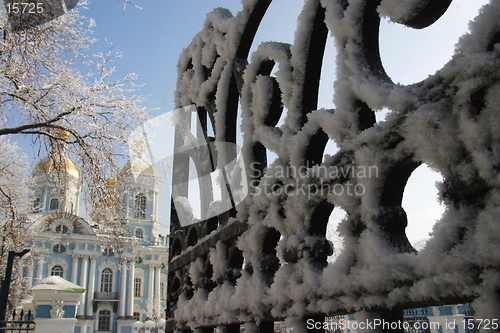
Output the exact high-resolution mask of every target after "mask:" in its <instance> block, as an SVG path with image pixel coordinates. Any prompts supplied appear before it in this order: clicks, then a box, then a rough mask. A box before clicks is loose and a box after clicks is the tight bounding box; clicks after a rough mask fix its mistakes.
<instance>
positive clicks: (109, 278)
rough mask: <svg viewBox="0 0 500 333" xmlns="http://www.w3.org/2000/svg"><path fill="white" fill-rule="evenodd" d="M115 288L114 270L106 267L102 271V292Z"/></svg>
mask: <svg viewBox="0 0 500 333" xmlns="http://www.w3.org/2000/svg"><path fill="white" fill-rule="evenodd" d="M112 289H113V271H112V270H111V268H105V269H103V270H102V273H101V292H105V293H109V292H111V290H112Z"/></svg>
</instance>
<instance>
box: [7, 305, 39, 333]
mask: <svg viewBox="0 0 500 333" xmlns="http://www.w3.org/2000/svg"><path fill="white" fill-rule="evenodd" d="M33 320H34V316H33V315H32V314H31V310H30V311H28V313H27V314H25V313H24V310H21V312H20V313H19V314H17V313H16V311H15V310H14V312H13V313H12V317H11V319H10V320H6V321H3V322H0V332H8V333H29V332H31V331H34V330H35V322H34V321H33Z"/></svg>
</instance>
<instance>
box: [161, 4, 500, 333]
mask: <svg viewBox="0 0 500 333" xmlns="http://www.w3.org/2000/svg"><path fill="white" fill-rule="evenodd" d="M270 2H271V0H253V1H244V8H243V10H242V11H241V12H240V13H238V14H237V15H236V16H234V17H233V16H232V15H231V14H230V13H229V12H228V11H226V10H223V9H216V10H215V11H214V12H212V13H210V14H209V15H208V16H207V21H206V22H205V27H204V29H203V30H202V31H201V32H200V33H199V34H198V35H197V36H195V38H194V40H193V42H192V43H191V44H190V45H189V47H188V48H187V49H185V51H184V53H183V54H182V55H181V58H180V61H179V78H178V85H177V87H178V88H177V91H176V93H175V96H176V104H177V106H178V107H179V108H181V107H187V106H189V105H194V106H195V109H194V111H195V113H196V114H197V116H198V118H199V119H200V122H201V126H200V127H199V128H198V131H197V134H196V135H197V137H198V139H199V140H202V141H205V142H206V144H207V146H210V145H211V144H214V143H215V145H216V149H215V152H216V153H215V155H214V156H212V155H210V161H211V162H212V163H201V164H196V163H195V166H196V172H197V173H198V175H202V174H207V173H210V172H212V171H213V168H214V164H215V165H216V166H217V167H218V168H219V169H224V166H226V165H227V164H228V163H229V162H230V161H232V160H234V159H236V158H237V157H238V153H237V151H236V149H219V148H218V147H217V143H236V137H237V133H238V129H237V124H238V121H237V119H238V117H240V118H241V130H242V132H243V135H244V143H243V147H242V154H241V156H242V157H243V161H244V165H245V167H244V168H243V169H242V170H240V174H246V177H247V178H248V182H247V183H246V184H243V185H242V184H240V185H241V188H238V186H240V185H238V184H237V185H235V184H234V181H235V178H237V177H235V173H237V172H236V171H238V170H236V171H235V172H233V174H229V173H224V174H223V176H224V177H223V178H224V183H225V184H226V190H227V189H228V190H229V191H226V192H224V193H223V194H222V200H226V201H228V202H229V201H230V202H231V205H232V206H233V208H232V209H230V210H229V211H227V212H224V213H220V214H218V215H217V216H215V217H210V216H209V215H206V216H208V217H209V218H206V219H203V221H201V222H196V223H187V224H186V223H185V220H183V219H185V217H186V214H187V212H186V211H179V207H180V206H179V205H178V206H179V207H177V208H176V207H175V205H174V203H177V202H178V201H179V198H181V197H186V196H187V195H188V180H189V163H190V160H195V161H204V160H205V159H204V158H206V159H208V155H207V154H205V155H203V152H201V151H200V150H199V149H198V150H196V149H192V150H190V151H185V152H184V153H179V154H176V155H175V157H174V169H173V177H174V178H173V179H174V180H173V183H174V184H177V185H178V186H177V187H176V189H175V190H174V191H173V200H172V203H173V205H172V207H173V208H172V214H171V233H170V235H171V243H170V244H171V248H170V255H171V258H170V266H169V288H168V290H169V294H168V308H167V314H168V316H169V317H170V319H169V321H168V323H167V331H168V332H171V331H174V330H177V331H178V332H179V331H182V332H184V331H185V332H189V331H190V330H195V329H198V330H197V332H212V331H214V329H216V328H217V330H219V331H225V332H239V331H240V325H244V327H245V330H246V331H251V332H257V331H260V332H272V331H273V329H274V322H275V321H281V320H286V322H287V324H289V325H291V326H293V327H294V333H297V332H305V331H306V330H307V327H306V323H307V321H308V320H316V321H320V322H324V321H325V317H328V316H334V315H341V314H348V313H354V314H355V315H356V316H357V318H378V319H382V320H385V321H387V322H397V321H398V320H401V321H402V320H403V319H404V318H403V309H407V308H415V307H426V306H435V305H440V304H455V303H467V302H472V303H473V306H474V308H475V309H476V311H477V316H479V317H480V318H482V319H494V318H495V317H496V316H497V315H498V313H496V312H495V309H498V308H499V305H500V300H499V299H500V296H499V292H498V291H499V290H500V279H499V273H498V272H499V269H500V251H498V247H499V238H498V230H499V229H498V228H499V224H498V215H499V214H498V213H499V211H498V210H499V208H498V207H499V202H500V201H499V200H500V191H499V182H498V179H500V178H499V173H498V171H499V170H500V145H499V133H500V132H499V131H498V128H500V123H499V121H500V120H499V119H500V117H498V95H499V93H500V88H499V87H500V85H499V77H500V71H499V70H498V68H499V67H498V64H499V61H500V60H499V50H500V48H499V45H498V43H499V41H500V19H498V13H499V12H500V1H498V0H492V1H491V2H490V4H489V5H488V6H487V8H486V9H485V10H483V11H482V13H481V14H480V15H479V16H478V17H477V18H476V20H475V21H474V23H472V25H471V33H470V34H469V35H467V36H465V37H463V38H462V40H461V42H460V44H459V45H458V46H457V52H456V54H455V56H454V57H453V59H452V60H451V61H450V62H449V63H448V64H446V65H445V66H444V67H443V68H442V69H441V70H440V71H438V72H437V73H436V74H435V75H432V76H429V77H428V78H427V79H425V80H423V81H421V82H418V83H416V84H412V85H408V86H405V85H401V84H396V83H394V82H393V81H392V80H391V78H390V77H389V76H388V75H387V74H386V72H385V70H384V67H383V65H382V62H381V59H380V56H379V46H378V29H379V24H380V14H379V11H381V12H383V7H379V5H384V6H385V8H387V7H391V8H393V9H394V8H396V7H398V6H399V7H398V8H396V9H398V10H399V11H392V12H391V11H389V12H387V13H386V12H383V14H384V15H388V16H389V17H390V18H391V19H392V20H394V21H397V22H399V23H402V24H404V25H406V26H409V27H413V28H424V27H427V26H429V25H431V24H433V23H434V22H435V21H436V20H437V19H438V18H439V17H440V16H441V15H442V14H443V13H444V12H445V11H446V9H447V8H448V6H449V4H450V2H451V0H442V1H421V2H415V1H413V2H412V1H403V0H402V1H397V2H394V1H392V2H391V1H389V0H323V1H318V0H308V1H306V2H305V5H304V10H303V13H302V15H301V16H300V18H299V23H298V24H299V27H298V30H299V31H300V33H298V34H297V35H296V40H295V43H294V45H286V44H282V43H264V44H262V45H260V46H259V48H258V50H257V51H256V52H255V53H254V54H253V55H252V57H251V62H250V63H249V62H248V61H247V58H248V53H249V49H250V46H251V44H252V41H253V38H254V35H255V33H256V31H257V29H258V26H259V23H260V21H261V19H262V17H263V15H264V14H265V12H266V10H267V8H268V6H269V4H270ZM416 4H418V5H416ZM396 12H399V14H400V15H399V16H394V15H396V14H394V13H396ZM391 15H392V16H391ZM292 19H294V18H292ZM328 33H331V34H333V36H334V37H335V43H336V47H337V52H338V54H337V61H336V82H335V90H336V92H335V104H336V109H335V110H325V109H319V107H318V105H317V104H318V90H319V79H320V74H321V69H322V68H321V66H322V60H323V53H324V49H325V43H326V39H327V34H328ZM275 68H277V72H275V71H273V69H275ZM495 101H496V102H495ZM240 107H241V108H240ZM382 108H387V109H389V110H390V116H388V117H387V118H386V120H385V121H379V122H377V121H376V117H375V111H374V110H380V109H382ZM239 112H240V113H239ZM280 118H282V119H283V118H284V121H283V123H279V120H280ZM189 124H190V115H189V114H187V115H182V114H181V115H180V118H179V119H178V120H177V126H178V127H177V131H176V134H175V147H176V148H177V149H179V148H181V147H183V146H185V145H187V144H189V142H188V140H187V139H186V136H185V133H186V132H185V131H186V128H189ZM211 132H213V133H214V137H211V135H209V133H211ZM329 140H333V141H334V142H335V143H336V144H337V146H338V148H339V150H338V152H336V153H335V154H334V155H333V156H326V155H325V154H324V149H325V146H326V144H327V142H328V141H329ZM181 150H182V149H181ZM209 150H210V149H209ZM212 150H213V149H212ZM178 151H179V150H178ZM268 152H273V153H274V154H275V155H276V156H277V159H276V160H275V161H268V160H267V156H268V155H267V153H268ZM203 156H205V157H203ZM423 163H425V164H428V165H430V166H432V167H433V168H434V169H435V170H438V171H439V172H440V173H441V174H442V175H443V176H444V182H443V183H442V185H441V187H440V197H441V198H442V200H443V203H444V205H446V212H445V214H444V215H443V217H442V219H441V221H440V224H439V225H438V226H437V227H436V228H435V230H434V235H433V237H432V238H431V239H430V240H429V242H428V243H427V245H426V247H425V248H424V249H423V250H422V251H420V252H417V251H416V250H415V249H414V248H413V247H412V246H411V244H410V243H409V241H408V239H407V237H406V235H405V227H406V225H407V218H406V213H405V211H404V209H403V208H402V207H401V201H402V196H403V193H404V191H405V185H406V182H407V180H408V178H409V177H410V175H411V173H412V172H413V171H414V170H415V169H416V168H417V167H418V166H420V165H421V164H423ZM371 167H373V170H376V171H377V174H376V175H371V176H370V175H368V174H367V173H366V172H365V173H362V172H357V171H358V170H359V171H363V170H365V171H366V170H370V168H371ZM297 170H299V171H298V172H296V171H297ZM233 171H234V170H233ZM325 171H326V173H325ZM335 171H337V172H335ZM338 171H341V172H338ZM351 171H353V172H351ZM235 186H236V187H237V189H238V190H241V189H244V188H245V186H246V188H247V189H248V191H249V195H248V196H247V197H246V198H245V199H244V201H242V202H240V203H238V202H237V200H236V199H235V198H234V197H233V194H234V193H235V191H233V193H232V194H231V189H234V188H235ZM349 186H351V189H353V190H355V187H356V186H362V187H363V189H364V190H365V191H364V193H363V195H357V193H356V192H355V191H354V192H352V191H351V195H349V194H348V193H347V191H348V189H349ZM313 188H314V189H315V190H316V191H315V193H311V191H309V192H308V191H305V190H304V189H306V190H312V189H313ZM200 189H202V192H203V193H209V192H210V191H211V190H212V188H211V186H210V184H207V183H206V182H202V181H200ZM336 189H337V190H339V191H340V190H343V191H344V192H342V193H339V191H336ZM236 192H237V191H236ZM212 201H213V196H210V195H208V196H202V200H201V210H202V212H207V211H210V210H211V209H212V208H213V207H214V205H216V204H214V203H212ZM336 206H339V207H342V208H343V209H344V210H345V211H346V212H347V217H346V219H344V220H343V221H342V223H341V236H342V238H343V242H344V244H345V246H344V248H343V249H342V252H341V254H340V255H339V257H338V258H337V260H336V261H335V262H334V263H328V262H327V257H328V256H329V255H330V254H331V250H332V249H331V244H330V243H329V242H328V240H327V239H326V237H325V233H326V226H327V223H328V218H329V215H330V213H331V212H332V210H333V209H334V207H336ZM183 221H184V222H183ZM358 320H359V319H358ZM309 331H321V329H319V330H309ZM399 331H401V330H399Z"/></svg>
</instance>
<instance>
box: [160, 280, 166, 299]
mask: <svg viewBox="0 0 500 333" xmlns="http://www.w3.org/2000/svg"><path fill="white" fill-rule="evenodd" d="M160 298H161V299H165V283H164V282H160Z"/></svg>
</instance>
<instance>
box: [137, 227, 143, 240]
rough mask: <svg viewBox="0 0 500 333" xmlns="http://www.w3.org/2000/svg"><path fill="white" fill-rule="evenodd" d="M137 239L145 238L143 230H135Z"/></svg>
mask: <svg viewBox="0 0 500 333" xmlns="http://www.w3.org/2000/svg"><path fill="white" fill-rule="evenodd" d="M135 237H137V238H143V237H144V231H142V229H141V228H137V229H135Z"/></svg>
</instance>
